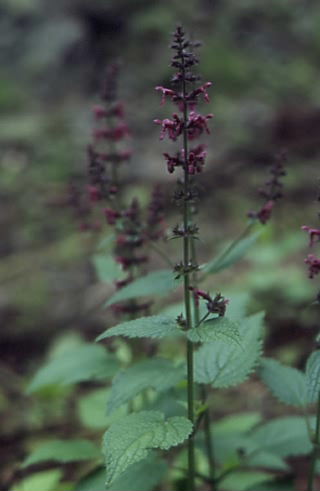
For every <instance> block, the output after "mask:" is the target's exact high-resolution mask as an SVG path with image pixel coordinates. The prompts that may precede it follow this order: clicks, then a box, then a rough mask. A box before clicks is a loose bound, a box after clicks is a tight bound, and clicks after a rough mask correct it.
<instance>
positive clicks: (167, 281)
mask: <svg viewBox="0 0 320 491" xmlns="http://www.w3.org/2000/svg"><path fill="white" fill-rule="evenodd" d="M179 284H180V282H179V281H178V280H175V279H174V273H173V271H171V270H170V269H163V270H160V271H154V272H153V273H149V274H147V275H146V276H143V277H141V278H138V279H136V280H135V281H133V282H132V283H129V285H127V286H125V287H124V288H121V290H118V291H117V292H116V293H115V294H114V295H112V297H111V298H109V300H108V301H107V302H106V304H105V307H109V306H110V305H113V304H114V303H117V302H122V301H123V300H129V299H130V298H139V297H148V296H150V295H152V296H154V295H166V294H167V293H169V292H170V291H171V290H174V289H175V288H177V287H178V286H179Z"/></svg>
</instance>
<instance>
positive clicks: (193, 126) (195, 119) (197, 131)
mask: <svg viewBox="0 0 320 491" xmlns="http://www.w3.org/2000/svg"><path fill="white" fill-rule="evenodd" d="M211 118H213V114H207V115H206V116H202V115H201V114H198V113H196V112H195V111H191V112H190V114H189V119H188V123H187V129H188V138H189V140H194V139H195V138H198V136H200V135H201V134H202V133H203V132H204V131H205V132H206V133H208V134H209V133H210V130H209V128H208V124H207V121H208V120H209V119H211Z"/></svg>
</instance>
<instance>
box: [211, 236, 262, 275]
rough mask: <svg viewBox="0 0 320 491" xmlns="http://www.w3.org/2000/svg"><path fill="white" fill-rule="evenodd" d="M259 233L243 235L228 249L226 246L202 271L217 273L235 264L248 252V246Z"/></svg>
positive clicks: (254, 240)
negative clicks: (242, 237)
mask: <svg viewBox="0 0 320 491" xmlns="http://www.w3.org/2000/svg"><path fill="white" fill-rule="evenodd" d="M259 235H260V232H256V233H254V234H252V235H249V236H248V237H245V238H244V239H241V240H239V242H237V244H236V245H235V246H234V247H232V248H230V249H229V248H227V249H226V250H225V251H223V252H222V253H221V254H220V255H219V256H218V257H217V258H214V259H213V260H212V261H210V262H209V263H207V264H206V265H205V267H204V273H206V274H212V273H218V272H219V271H222V270H223V269H226V268H228V267H229V266H232V265H233V264H235V263H236V262H237V261H239V260H240V259H241V258H242V257H243V256H244V255H245V254H246V253H247V252H248V250H249V249H250V247H252V246H253V244H254V243H255V242H256V241H257V238H258V237H259Z"/></svg>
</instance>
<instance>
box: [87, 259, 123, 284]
mask: <svg viewBox="0 0 320 491" xmlns="http://www.w3.org/2000/svg"><path fill="white" fill-rule="evenodd" d="M92 261H93V264H94V267H95V270H96V274H97V276H98V278H99V280H100V281H103V282H106V283H112V282H113V281H115V280H120V279H121V278H123V277H124V274H123V271H122V269H121V267H120V265H119V264H118V263H116V261H115V260H114V258H113V257H112V256H106V255H105V254H96V255H94V256H93V258H92Z"/></svg>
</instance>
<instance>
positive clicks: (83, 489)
mask: <svg viewBox="0 0 320 491" xmlns="http://www.w3.org/2000/svg"><path fill="white" fill-rule="evenodd" d="M105 480H106V470H105V468H104V467H98V468H96V469H94V470H93V471H92V472H90V474H87V475H86V476H84V477H83V478H82V479H80V481H79V482H78V483H77V484H76V486H75V488H74V491H98V490H99V491H105V489H106V486H105Z"/></svg>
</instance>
